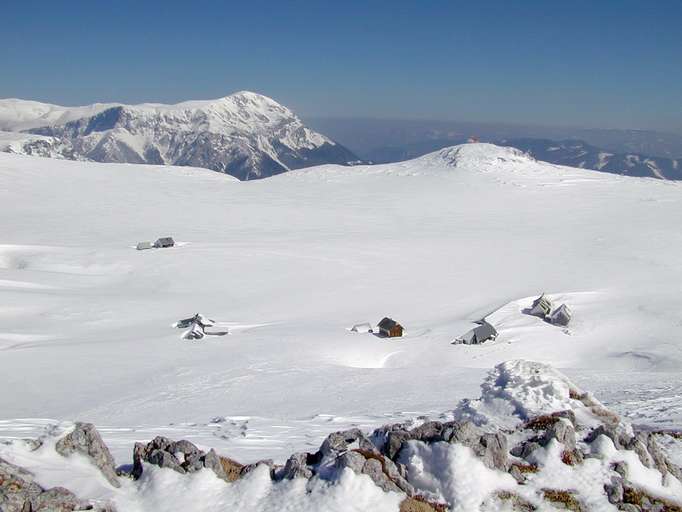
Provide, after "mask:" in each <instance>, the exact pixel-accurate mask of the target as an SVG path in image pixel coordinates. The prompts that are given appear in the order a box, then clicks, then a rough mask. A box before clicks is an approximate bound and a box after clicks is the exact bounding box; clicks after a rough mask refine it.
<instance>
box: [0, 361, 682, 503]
mask: <svg viewBox="0 0 682 512" xmlns="http://www.w3.org/2000/svg"><path fill="white" fill-rule="evenodd" d="M520 367H521V369H522V370H523V369H524V368H523V367H522V365H520ZM510 368H512V367H510ZM512 369H513V368H512ZM527 369H530V370H533V371H532V385H533V386H537V388H538V389H539V393H535V392H534V391H538V389H535V390H533V389H531V390H530V391H533V392H530V393H528V391H529V389H528V388H527V387H526V388H524V389H523V390H522V391H523V393H519V394H517V395H516V396H514V397H512V399H513V400H515V402H514V403H515V405H516V409H512V408H506V407H503V406H500V402H499V400H500V397H501V396H503V397H510V396H511V395H513V393H516V391H517V390H512V392H513V393H512V392H510V391H509V389H501V388H500V386H504V383H505V382H515V383H518V382H519V380H518V379H517V377H518V375H505V379H500V378H495V379H493V380H492V382H493V384H494V385H490V386H488V387H487V388H486V389H487V390H491V392H492V393H493V396H494V400H491V401H489V402H488V403H491V404H492V407H490V408H489V409H486V407H487V405H486V403H485V401H484V400H481V403H480V404H475V405H472V403H471V402H468V403H467V404H466V405H467V407H466V408H465V409H462V410H463V411H465V412H466V414H462V415H458V413H457V411H455V413H453V417H455V418H458V419H455V420H451V421H425V420H426V419H425V418H420V419H418V420H415V421H414V422H410V423H398V424H391V425H385V426H383V427H380V428H378V429H376V430H375V431H374V432H372V433H370V434H368V433H365V432H363V431H361V430H359V429H357V428H354V429H349V430H345V431H339V432H333V433H331V434H329V435H328V436H327V438H326V439H325V440H324V441H323V442H322V444H321V445H320V448H319V449H318V450H317V451H315V452H313V453H308V452H299V453H294V454H293V455H291V456H290V457H289V458H288V459H287V461H286V463H285V464H284V465H283V466H277V465H275V464H273V462H272V461H269V460H267V461H259V462H256V463H254V464H249V465H243V464H241V463H239V462H237V461H235V460H233V459H230V458H228V457H225V456H223V455H220V454H218V453H217V452H216V451H215V450H209V451H203V450H201V449H199V448H198V447H197V446H196V445H194V444H193V443H191V442H189V441H187V440H180V441H174V440H172V439H168V438H166V437H156V438H154V439H153V440H152V441H150V442H148V443H146V444H145V443H136V444H135V447H134V450H133V466H132V470H131V472H130V476H131V477H132V478H133V479H139V478H140V477H141V476H142V474H143V472H144V471H145V465H155V466H158V467H160V468H164V469H169V470H171V471H174V472H176V473H178V474H180V475H186V474H189V473H195V472H198V471H201V470H209V471H211V472H212V473H213V474H215V475H216V477H217V478H219V479H221V480H223V481H224V482H226V483H232V482H235V481H237V480H239V479H242V478H245V477H247V475H249V474H250V473H251V472H253V471H254V470H257V469H258V468H261V470H260V472H259V478H261V477H262V476H264V475H267V474H269V476H270V479H271V480H272V481H273V483H277V485H285V486H286V485H288V484H287V481H290V480H298V482H297V484H296V486H300V485H305V487H306V489H310V490H312V489H315V488H316V487H318V484H319V482H320V481H323V482H325V484H330V485H334V484H335V483H336V482H338V481H340V480H341V479H342V478H345V477H348V476H349V472H352V473H354V474H357V475H361V476H362V477H363V478H365V477H366V479H365V481H366V482H367V481H368V480H367V479H369V480H371V481H372V482H373V483H374V485H376V486H377V487H378V488H379V489H381V490H382V491H384V492H387V493H395V494H397V495H398V497H399V498H400V500H401V504H400V510H401V511H402V512H434V511H435V512H445V511H446V510H447V509H448V508H447V507H449V506H460V508H461V503H459V504H458V503H445V500H447V499H450V500H451V501H453V499H452V498H451V496H453V492H451V491H452V489H453V487H456V486H457V485H458V479H460V478H464V480H466V479H467V477H468V475H467V473H468V472H469V471H471V472H472V476H471V478H472V481H478V479H480V480H481V481H484V480H485V481H491V482H500V485H499V486H497V487H496V488H494V489H493V490H492V491H489V492H488V495H487V496H481V497H478V498H476V499H481V500H484V503H483V509H484V510H498V509H501V510H512V511H526V512H527V511H534V510H545V509H550V508H551V509H552V510H554V509H560V510H561V509H563V510H571V511H574V512H583V511H587V510H590V509H591V507H593V504H592V502H593V500H594V498H595V495H600V496H598V498H599V499H600V500H602V501H601V504H602V505H607V504H609V503H610V504H611V505H612V506H613V507H614V509H616V510H624V511H631V512H642V511H645V512H654V511H656V512H662V511H666V512H682V508H680V503H679V500H677V499H676V498H675V496H676V494H675V493H676V492H677V493H678V494H679V492H678V491H679V489H681V488H682V487H680V486H681V485H682V483H681V482H682V479H681V478H680V477H681V476H682V472H681V471H680V468H679V467H677V466H676V465H675V464H674V463H673V461H672V460H671V459H670V458H669V457H668V456H667V452H666V450H668V449H669V447H670V446H671V445H672V444H671V443H673V444H674V443H679V437H682V436H679V437H675V435H676V434H672V433H666V432H648V431H638V430H636V429H633V427H632V426H631V425H630V424H629V423H627V422H624V421H622V420H621V419H620V418H619V417H618V416H617V415H615V414H614V413H613V412H611V411H609V410H608V409H606V408H605V407H604V406H603V405H602V404H600V403H599V402H598V401H597V400H596V399H595V398H594V397H592V396H591V395H589V394H587V393H582V392H580V391H579V390H577V388H574V387H573V386H568V385H567V386H563V384H565V382H563V381H562V380H560V379H561V377H556V376H554V375H550V378H548V380H543V378H541V377H538V375H540V374H539V373H538V372H536V371H535V370H537V368H535V367H530V368H526V370H527ZM548 375H549V374H548ZM512 377H513V378H512ZM557 379H559V380H557ZM547 382H549V384H551V385H550V386H548V385H546V384H547ZM522 384H523V382H522ZM524 385H525V384H524ZM550 393H555V395H554V396H552V395H550ZM526 395H530V396H533V400H534V401H533V402H532V403H531V404H530V405H531V406H533V407H535V409H534V410H535V411H536V414H528V411H530V410H532V409H531V408H530V407H528V406H527V405H524V403H522V402H521V401H520V400H521V399H523V397H524V396H526ZM518 397H521V398H518ZM538 397H541V398H542V399H544V398H547V402H546V404H541V405H542V406H541V407H536V405H537V403H538ZM557 404H558V405H559V406H561V407H558V406H557ZM553 408H558V409H559V410H552V409H553ZM472 411H473V412H475V414H470V413H471V412H472ZM500 411H502V412H503V413H504V414H510V413H509V412H508V411H514V412H513V413H511V414H512V415H513V414H516V415H517V416H516V417H515V418H513V421H509V418H508V417H506V416H505V417H500V416H499V415H498V416H495V415H496V414H499V412H500ZM470 417H474V418H477V419H478V421H474V420H470V419H468V418H470ZM491 418H492V420H491ZM485 420H487V421H485ZM666 436H667V437H666ZM46 445H48V443H43V445H42V447H41V448H38V449H45V446H46ZM453 445H454V446H453ZM56 448H57V451H58V452H59V453H61V454H63V455H66V456H69V455H71V454H73V453H79V454H82V455H84V456H86V457H88V458H89V459H90V460H91V461H92V462H93V464H94V465H95V466H96V467H98V468H99V470H100V471H101V472H102V473H103V474H104V475H105V476H107V478H111V479H112V480H113V482H117V480H116V477H115V474H113V473H112V472H113V471H114V465H113V459H112V458H111V456H110V454H109V451H108V449H107V448H106V446H105V445H104V443H103V442H102V440H101V438H100V436H99V434H98V433H97V431H96V430H95V428H94V426H92V425H89V424H83V423H78V424H76V427H75V428H74V429H73V430H72V431H71V432H69V433H68V434H67V435H65V436H63V437H61V438H60V439H59V440H58V442H57V446H56ZM614 450H615V451H616V452H621V456H620V457H618V456H615V455H614V454H616V452H614ZM626 451H627V454H626V453H625V452H626ZM561 463H563V464H565V465H566V466H573V467H574V468H573V470H577V471H578V472H579V473H577V474H580V471H581V467H580V466H581V465H583V464H589V465H590V467H589V468H588V469H587V472H583V474H590V475H595V476H594V478H591V479H587V480H589V481H587V480H586V479H584V478H581V479H579V480H577V482H576V485H575V486H574V487H572V488H566V487H562V486H559V485H556V487H555V486H553V485H552V486H550V484H553V483H554V479H553V476H554V475H556V474H557V473H556V465H557V464H561ZM642 466H643V467H644V468H648V469H647V470H646V471H643V467H642ZM547 467H548V468H549V473H544V474H543V472H544V471H546V469H547ZM262 468H267V473H265V472H263V471H262ZM596 469H598V471H597V470H596ZM565 470H566V473H565V474H571V471H572V470H571V468H568V467H567V468H565ZM505 473H506V474H505ZM562 473H563V472H562ZM643 473H646V479H645V480H642V479H641V478H642V477H641V475H642V474H643ZM656 475H660V485H659V487H658V489H657V490H656V489H654V490H656V492H654V491H652V486H653V487H654V488H655V487H656V486H655V478H653V479H652V476H656ZM266 478H267V477H266ZM600 478H603V480H600ZM112 480H110V481H112ZM678 480H679V481H678ZM563 481H564V479H563V478H562V482H563ZM469 485H470V484H469ZM581 486H582V487H586V486H590V489H589V492H587V494H585V493H583V492H582V491H583V490H584V489H581ZM395 494H394V497H395ZM666 496H668V497H669V498H670V497H672V499H667V498H665V497H666ZM457 499H460V498H457V497H455V498H454V501H456V500H457ZM46 503H49V505H46ZM89 506H91V505H90V504H88V503H83V502H82V501H80V500H78V498H77V497H76V496H74V495H73V493H71V492H69V491H67V490H66V489H60V488H55V489H47V490H46V489H43V488H42V487H40V485H38V484H37V483H36V482H34V481H33V479H32V476H31V475H30V473H28V472H26V471H23V470H21V469H20V468H18V467H16V466H12V465H11V464H9V463H6V462H4V461H0V510H1V511H2V512H15V511H17V512H33V511H37V510H55V511H57V512H62V511H71V510H83V509H85V508H84V507H89ZM602 508H604V507H602ZM607 508H608V507H607Z"/></svg>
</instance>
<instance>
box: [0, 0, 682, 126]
mask: <svg viewBox="0 0 682 512" xmlns="http://www.w3.org/2000/svg"><path fill="white" fill-rule="evenodd" d="M0 27H1V29H2V30H1V32H0V33H1V34H2V42H0V59H1V60H2V73H1V74H0V97H20V98H28V99H37V100H41V101H48V102H53V103H60V104H66V105H76V104H85V103H92V102H95V101H121V102H143V101H159V102H176V101H181V100H185V99H203V98H213V97H220V96H225V95H226V94H229V93H230V92H233V91H236V90H242V89H248V90H254V91H257V92H260V93H263V94H266V95H268V96H271V97H273V98H275V99H276V100H278V101H280V102H282V103H284V104H286V105H288V106H290V107H291V108H293V109H294V110H296V111H297V112H299V113H300V114H302V115H304V116H344V117H353V116H355V117H377V118H422V119H451V120H461V121H501V122H510V123H526V124H528V123H532V124H547V125H575V126H586V127H614V128H646V129H660V130H671V131H676V132H681V133H682V65H681V63H682V1H678V0H657V1H653V0H648V1H634V0H618V1H608V0H601V1H589V2H588V1H582V0H576V1H563V2H559V1H553V0H546V1H543V2H540V1H525V2H521V1H518V2H514V1H489V2H476V1H469V2H458V1H427V0H423V1H414V2H403V1H399V0H394V1H390V2H389V1H371V0H367V1H365V2H355V1H345V2H323V1H319V2H303V1H279V2H265V1H259V0H255V1H250V2H229V1H225V2H217V1H216V2H209V1H194V2H174V1H164V2H152V1H139V0H138V1H137V2H132V1H127V0H117V1H116V2H100V1H93V0H90V1H88V2H85V1H71V2H66V1H63V2H54V1H49V2H48V1H44V2H33V1H30V0H22V1H20V2H19V1H14V2H7V3H5V5H3V7H2V12H1V16H0Z"/></svg>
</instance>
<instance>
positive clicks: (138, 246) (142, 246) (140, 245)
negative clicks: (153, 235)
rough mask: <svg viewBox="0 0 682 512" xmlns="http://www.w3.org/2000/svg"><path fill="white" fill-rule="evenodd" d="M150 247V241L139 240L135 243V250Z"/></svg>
mask: <svg viewBox="0 0 682 512" xmlns="http://www.w3.org/2000/svg"><path fill="white" fill-rule="evenodd" d="M151 248H152V243H151V242H140V243H138V244H137V250H138V251H144V250H146V249H151Z"/></svg>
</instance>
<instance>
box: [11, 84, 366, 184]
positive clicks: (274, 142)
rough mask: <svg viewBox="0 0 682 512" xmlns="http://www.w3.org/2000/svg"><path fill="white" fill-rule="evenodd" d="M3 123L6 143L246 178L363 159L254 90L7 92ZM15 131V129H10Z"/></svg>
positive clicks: (26, 150)
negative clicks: (169, 95)
mask: <svg viewBox="0 0 682 512" xmlns="http://www.w3.org/2000/svg"><path fill="white" fill-rule="evenodd" d="M0 129H4V130H6V131H9V132H15V133H16V132H22V133H25V134H31V135H37V136H42V137H40V138H22V137H16V138H14V139H13V141H12V142H13V143H11V144H8V143H5V144H3V145H0V149H2V150H3V151H8V152H13V153H20V154H34V155H35V154H38V155H41V156H53V157H54V156H58V157H62V158H68V159H76V160H92V161H96V162H125V163H141V164H157V165H159V164H171V165H181V166H193V167H204V168H207V169H212V170H215V171H219V172H223V173H226V174H230V175H232V176H235V177H237V178H239V179H241V180H249V179H254V178H263V177H267V176H272V175H274V174H279V173H282V172H285V171H288V170H291V169H298V168H301V167H308V166H312V165H318V164H326V163H335V164H347V163H351V162H354V161H357V159H358V158H357V157H356V156H355V155H354V154H353V153H352V152H351V151H349V150H348V149H346V148H345V147H343V146H341V145H340V144H337V143H336V142H334V141H333V140H331V139H329V138H327V137H325V136H324V135H322V134H320V133H317V132H315V131H313V130H311V129H309V128H307V127H306V126H305V125H304V124H303V122H302V121H301V120H300V119H299V118H298V117H297V116H296V115H295V114H294V113H293V112H292V111H291V110H289V109H288V108H286V107H284V106H282V105H280V104H279V103H277V102H276V101H274V100H272V99H270V98H268V97H266V96H262V95H260V94H256V93H253V92H247V91H242V92H238V93H235V94H231V95H229V96H226V97H224V98H220V99H217V100H207V101H188V102H184V103H178V104H176V105H162V104H142V105H123V104H95V105H90V106H86V107H73V108H71V107H60V106H56V105H47V104H43V103H38V102H33V101H23V100H16V99H11V100H0ZM6 139H11V137H6Z"/></svg>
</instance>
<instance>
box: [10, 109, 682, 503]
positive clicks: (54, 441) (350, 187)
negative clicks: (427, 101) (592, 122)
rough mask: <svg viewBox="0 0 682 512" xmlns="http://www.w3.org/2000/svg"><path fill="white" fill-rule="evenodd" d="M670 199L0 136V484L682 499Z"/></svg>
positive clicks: (452, 171) (523, 162)
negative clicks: (173, 156)
mask: <svg viewBox="0 0 682 512" xmlns="http://www.w3.org/2000/svg"><path fill="white" fill-rule="evenodd" d="M26 122H29V121H26ZM0 143H1V140H0ZM681 213H682V184H680V183H678V182H671V181H662V180H656V179H650V178H633V177H623V176H617V175H611V174H605V173H595V172H594V171H588V170H582V169H575V168H569V167H561V166H556V165H550V164H547V163H543V162H538V161H535V160H533V159H531V158H529V157H528V156H526V155H525V154H523V153H522V152H520V151H518V150H515V149H511V148H501V147H497V146H493V145H489V144H467V145H462V146H455V147H451V148H446V149H443V150H441V151H438V152H436V153H432V154H429V155H426V156H424V157H421V158H418V159H416V160H411V161H407V162H401V163H396V164H386V165H376V166H355V167H344V166H338V165H325V166H319V167H311V168H306V169H300V170H296V171H292V172H287V173H284V174H280V175H277V176H273V177H270V178H267V179H264V180H257V181H246V182H240V181H238V180H236V179H234V178H232V177H230V176H228V175H225V174H220V173H215V172H211V171H207V170H205V169H198V168H194V167H172V166H164V165H158V166H157V165H137V164H114V163H93V162H81V161H71V160H56V159H46V158H37V157H34V156H24V155H15V154H8V153H0V219H1V221H0V225H1V227H2V230H1V231H0V233H1V239H0V297H1V298H2V300H1V302H0V375H1V377H0V384H1V385H2V393H0V411H2V412H1V415H0V459H2V461H4V462H0V476H1V475H3V474H7V473H8V472H11V471H16V470H14V469H12V468H15V467H21V468H24V469H25V470H27V471H30V472H31V473H32V474H31V475H26V474H24V475H23V477H22V478H23V480H22V482H24V483H25V482H28V481H31V480H32V481H34V482H35V483H36V485H39V486H40V488H44V489H47V488H51V487H54V486H62V487H65V488H67V489H69V490H70V491H73V492H74V493H75V494H76V495H77V496H78V498H80V499H81V500H89V501H91V502H92V503H95V504H96V505H97V506H99V507H110V508H111V507H114V508H116V509H117V510H118V511H119V512H122V511H131V512H138V511H152V510H159V511H161V510H163V511H165V510H168V511H176V510H177V511H179V510H183V511H185V510H211V511H213V510H223V509H224V510H242V511H250V510H273V511H274V510H297V511H308V510H310V511H313V510H330V511H351V510H352V511H365V510H366V511H369V510H372V511H374V510H376V511H382V510H386V511H389V510H390V511H398V510H399V509H400V510H402V511H403V512H409V511H432V510H445V507H447V508H449V509H450V510H456V511H462V512H469V511H472V512H473V511H477V510H485V511H493V510H500V511H504V510H539V511H544V510H547V511H550V510H557V509H559V510H561V509H566V508H568V509H569V510H583V511H592V510H597V511H602V510H603V511H615V510H629V511H637V510H668V511H671V510H673V511H674V510H680V508H679V507H682V484H681V483H680V481H679V478H680V473H679V466H680V465H681V464H682V443H681V442H680V437H679V431H680V429H681V428H682V335H681V334H680V330H681V329H682V317H681V316H680V311H682V293H680V288H681V287H680V283H681V282H682V265H680V263H679V261H680V255H681V254H682V231H681V230H680V229H679V218H680V214H681ZM165 236H172V237H174V239H175V242H176V243H175V246H174V247H169V248H160V249H150V250H141V251H138V250H136V245H137V243H138V242H141V241H146V240H149V241H152V242H153V241H154V240H156V239H157V238H159V237H165ZM543 292H545V293H546V294H547V295H548V297H550V298H551V299H552V300H553V301H554V303H555V304H560V303H565V304H567V305H568V307H569V308H570V310H571V311H572V314H573V318H572V320H571V322H570V323H569V325H568V326H567V327H558V326H555V325H552V324H550V323H548V322H545V321H543V320H542V319H540V318H537V317H534V316H530V315H528V314H527V312H525V310H526V309H527V308H528V307H529V306H530V304H531V303H532V301H533V299H534V298H535V297H537V296H538V295H540V294H541V293H543ZM196 313H201V314H203V315H205V318H208V319H212V320H213V321H214V323H213V325H212V327H211V328H212V329H216V330H226V331H228V332H229V334H227V335H225V336H205V337H204V338H202V339H200V340H184V339H182V338H181V336H182V331H181V330H180V329H178V328H177V327H174V324H176V322H178V321H179V320H182V319H187V318H191V317H192V316H193V315H195V314H196ZM385 316H388V317H391V318H393V319H395V320H396V321H398V322H400V324H401V325H402V326H403V327H404V329H405V333H404V336H403V337H402V338H381V337H378V336H376V335H374V334H373V333H369V332H353V331H351V330H350V327H352V326H353V325H356V324H362V323H365V322H369V323H370V324H371V325H372V326H375V325H376V324H377V323H378V322H379V321H380V320H381V319H382V318H383V317H385ZM483 317H485V318H486V319H487V321H488V322H490V323H491V324H492V325H493V326H494V327H495V329H496V330H497V332H498V333H499V335H498V336H497V338H496V339H495V340H494V341H489V342H486V343H484V344H482V345H452V344H451V342H452V341H453V340H454V339H455V338H457V337H458V336H460V335H462V334H463V333H464V332H466V331H468V330H469V329H470V328H471V327H472V326H473V325H474V322H475V321H477V320H480V319H481V318H483ZM201 318H204V317H201ZM531 361H532V362H531ZM77 421H80V422H89V423H92V424H94V425H95V426H96V428H97V430H98V431H99V433H100V434H101V437H102V439H103V441H104V443H106V446H107V447H108V449H109V450H110V451H111V455H112V456H113V459H114V460H115V464H116V466H118V467H119V469H120V472H121V474H122V476H116V475H113V476H112V471H111V468H110V467H109V466H107V467H109V469H108V470H106V469H105V470H102V469H98V468H97V467H96V466H95V465H94V462H93V460H94V459H93V457H87V456H85V455H84V454H83V453H81V452H79V451H78V450H77V449H76V450H75V452H76V453H72V452H73V451H74V450H71V451H69V450H65V449H64V446H65V445H68V444H69V443H72V444H77V443H76V442H75V441H74V439H76V440H78V439H81V440H82V439H89V440H90V441H92V439H95V440H96V437H97V436H94V435H90V434H92V432H90V431H88V432H90V434H88V436H86V435H84V434H83V432H82V429H83V428H84V427H83V425H81V424H78V425H76V424H75V423H74V422H77ZM388 424H391V425H393V427H392V428H385V429H383V430H382V429H381V427H382V426H383V425H388ZM74 429H75V430H74ZM79 429H81V430H79ZM352 429H359V430H352ZM375 429H379V430H375ZM337 431H344V432H345V434H343V435H341V436H337V437H334V436H332V437H331V438H328V436H329V435H330V434H333V433H334V432H337ZM349 432H350V433H349ZM671 432H672V434H671ZM156 436H164V437H165V438H169V439H172V440H174V441H179V440H187V441H190V442H191V443H192V444H191V445H190V444H189V443H170V442H167V440H163V439H162V440H157V441H156V442H155V443H156V444H155V443H150V444H147V443H149V442H150V441H152V439H154V438H155V437H156ZM401 436H402V437H401ZM24 439H33V440H36V439H39V441H38V442H36V441H32V442H26V441H24ZM325 439H327V441H325ZM323 441H324V443H323ZM136 442H140V443H142V444H141V445H138V446H137V447H136V448H135V453H136V456H135V462H136V464H135V465H133V462H134V457H133V449H134V445H135V443H136ZM169 443H170V444H169ZM193 447H194V448H193ZM211 448H212V449H214V450H215V452H210V451H209V450H210V449H211ZM196 450H201V451H196ZM303 452H307V453H308V454H309V455H308V456H305V455H304V456H298V458H297V456H294V457H291V456H292V454H297V453H298V454H300V453H303ZM98 453H100V452H98ZM181 453H182V454H184V455H181ZM216 453H217V454H218V455H219V456H220V457H229V458H230V459H232V461H238V462H239V463H240V465H238V467H239V468H240V471H239V474H238V477H237V478H231V477H230V475H231V474H232V473H230V471H233V470H234V467H233V466H230V464H229V463H228V462H229V459H223V458H220V457H218V458H217V459H216V458H215V457H214V455H216ZM64 454H66V455H64ZM199 454H201V457H200V458H199ZM91 455H92V454H91ZM176 457H177V460H176V459H175V458H176ZM183 457H184V462H182V458H183ZM192 457H194V459H191V458H192ZM216 457H217V455H216ZM105 459H106V457H105V458H104V459H102V460H105ZM190 459H191V460H190ZM263 459H272V460H273V465H272V466H269V465H268V464H259V465H256V466H247V468H248V470H245V469H244V468H243V467H241V464H246V465H248V464H253V463H256V462H258V461H260V460H263ZM98 460H99V459H98ZM106 460H108V459H106ZM174 460H175V461H176V462H181V463H182V467H181V468H180V469H182V471H179V470H178V468H177V467H176V468H175V469H173V464H175V462H174ZM216 460H219V461H221V462H219V464H218V465H216V463H215V461H216ZM225 461H228V462H225ZM285 462H286V466H283V467H282V466H280V465H284V464H285ZM160 466H162V467H160ZM221 468H222V469H221ZM221 471H222V473H221ZM3 472H4V473H3ZM131 472H132V473H133V474H134V476H135V477H136V478H133V477H128V476H126V475H127V474H128V473H131ZM0 480H2V478H0ZM225 480H229V482H226V481H225ZM7 481H8V480H7V479H6V478H5V482H7ZM17 485H18V484H17ZM22 485H24V484H22ZM15 487H16V485H15ZM15 490H16V489H15ZM3 492H4V493H5V495H4V496H5V498H6V499H7V489H6V488H5V487H2V483H1V482H0V503H1V500H2V499H3ZM38 495H39V491H37V490H35V493H34V498H35V499H38V498H36V497H35V496H38ZM408 496H412V497H411V498H410V500H408V499H407V497H408ZM417 497H418V498H417ZM34 498H32V499H34ZM35 499H34V501H35ZM65 499H66V498H65ZM422 500H423V501H422ZM18 506H19V505H18ZM20 506H23V503H22V505H20ZM31 506H33V507H34V508H33V509H31V508H30V507H31ZM2 507H3V505H2V504H0V509H2V510H3V512H10V511H12V512H13V511H14V510H15V509H14V508H2ZM5 507H7V505H5ZM35 507H36V505H35V503H33V505H30V506H29V508H28V509H22V508H17V509H16V510H19V511H22V510H23V512H25V511H26V510H36V508H35ZM656 507H658V508H656ZM665 507H668V508H665ZM676 507H677V508H676ZM58 510H70V509H68V508H63V509H58Z"/></svg>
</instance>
